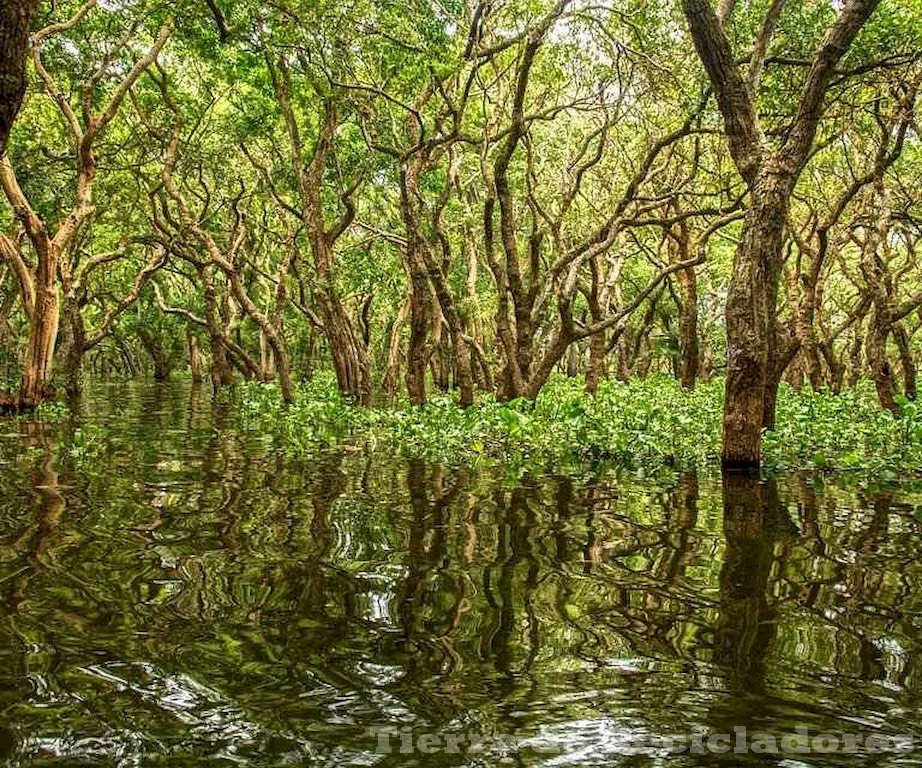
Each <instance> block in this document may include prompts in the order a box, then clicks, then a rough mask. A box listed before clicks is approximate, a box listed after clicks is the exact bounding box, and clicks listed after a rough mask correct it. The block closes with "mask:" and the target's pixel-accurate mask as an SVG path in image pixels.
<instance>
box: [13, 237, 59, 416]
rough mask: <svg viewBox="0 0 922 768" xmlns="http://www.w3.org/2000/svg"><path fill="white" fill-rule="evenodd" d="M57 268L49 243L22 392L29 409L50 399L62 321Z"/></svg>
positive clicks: (39, 272)
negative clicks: (59, 326)
mask: <svg viewBox="0 0 922 768" xmlns="http://www.w3.org/2000/svg"><path fill="white" fill-rule="evenodd" d="M57 268H58V258H57V253H56V252H55V249H54V246H53V245H50V244H49V246H48V250H47V252H46V253H44V254H39V258H38V267H37V269H36V275H35V311H34V313H33V316H32V319H31V323H30V328H29V340H28V343H27V345H26V357H25V361H24V363H23V369H22V387H21V389H20V392H19V399H20V403H21V405H22V406H23V407H25V408H32V407H34V406H36V405H38V404H39V403H40V402H42V400H44V399H47V398H48V397H49V396H50V391H49V385H50V383H51V374H52V368H53V366H54V350H55V345H56V343H57V340H58V325H59V319H60V299H59V297H58V285H57Z"/></svg>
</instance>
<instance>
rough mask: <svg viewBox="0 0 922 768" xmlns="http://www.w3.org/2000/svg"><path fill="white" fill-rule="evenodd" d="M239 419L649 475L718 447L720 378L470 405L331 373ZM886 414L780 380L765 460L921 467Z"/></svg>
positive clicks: (563, 387)
mask: <svg viewBox="0 0 922 768" xmlns="http://www.w3.org/2000/svg"><path fill="white" fill-rule="evenodd" d="M239 405H240V408H239V414H240V419H241V426H243V427H244V428H246V429H247V430H248V431H256V432H259V433H261V434H263V435H266V436H268V439H271V440H273V441H276V440H278V441H280V442H281V443H282V445H283V446H284V447H285V449H286V450H287V451H288V452H290V453H292V454H294V455H302V456H303V455H308V454H310V453H313V452H316V451H317V450H318V449H321V448H324V447H332V446H350V447H352V448H353V449H361V450H367V451H377V450H383V451H388V452H392V453H397V454H400V455H403V456H407V457H412V458H421V459H428V460H435V461H443V462H447V463H451V464H481V463H484V462H501V463H503V464H507V465H510V464H511V465H524V464H530V465H534V464H541V465H555V466H558V467H560V466H572V465H580V464H585V463H587V462H599V461H605V462H611V463H614V464H619V465H622V466H624V467H626V468H630V469H641V470H644V469H646V470H651V471H652V470H656V469H661V468H674V467H681V466H690V465H701V464H706V463H709V462H712V461H715V460H716V459H717V458H718V457H719V455H720V454H719V451H720V431H721V418H722V410H723V382H722V381H719V380H714V381H711V382H708V383H702V384H699V385H698V386H697V387H696V388H695V389H694V390H693V391H690V392H689V391H685V390H683V389H682V388H681V386H679V384H678V383H677V382H676V381H675V380H674V379H673V378H671V377H668V376H655V377H651V378H649V379H646V380H643V381H633V382H630V383H621V382H614V381H609V382H604V383H603V384H602V385H601V386H600V388H599V392H598V393H597V394H596V395H595V396H594V397H593V396H591V395H588V394H586V392H585V390H584V386H583V382H582V380H581V379H568V378H565V377H562V376H558V377H555V378H553V379H552V380H551V381H550V382H549V383H548V385H547V386H546V387H545V388H544V389H543V390H542V392H541V394H540V396H539V397H538V399H537V401H535V402H529V401H524V400H519V401H513V402H508V403H500V402H497V401H496V400H495V399H493V398H492V397H482V398H481V399H480V400H479V401H478V403H477V404H476V405H475V406H474V407H472V408H469V409H461V408H459V407H458V406H457V404H456V402H455V400H454V399H453V397H452V396H451V395H441V394H439V395H436V396H434V397H433V398H432V402H431V403H430V404H428V405H425V406H420V407H412V406H408V405H406V404H402V405H400V406H399V407H394V408H370V409H366V408H360V407H356V406H355V405H353V404H351V403H350V402H348V401H347V400H346V399H344V398H343V397H342V396H341V395H340V394H339V392H338V391H337V389H336V386H335V381H334V380H333V379H332V377H330V376H326V375H319V376H317V377H315V379H314V380H313V381H312V382H310V383H309V384H306V385H303V386H302V387H300V388H299V390H298V393H297V397H296V401H295V403H294V404H293V405H292V406H290V407H288V408H285V407H284V406H283V405H282V404H281V403H280V399H279V394H278V391H277V389H276V388H275V387H272V386H269V387H267V386H263V385H257V384H251V385H246V386H244V387H243V388H242V390H241V394H240V403H239ZM903 411H904V415H903V418H901V419H896V418H894V417H893V416H892V415H891V414H890V413H889V412H887V411H883V410H882V409H881V408H880V406H879V404H878V402H877V400H876V397H875V394H874V390H873V387H872V386H869V385H866V384H863V385H861V386H859V387H858V388H856V389H854V390H849V391H847V392H844V393H842V394H839V395H833V394H831V393H829V392H812V391H808V390H804V391H801V392H796V391H795V390H793V389H791V388H790V387H786V386H784V387H782V391H781V393H780V395H779V400H778V418H777V425H776V429H775V430H774V431H772V432H768V433H766V435H765V438H764V457H765V461H766V464H767V465H768V466H769V467H776V468H779V469H792V468H810V469H822V470H853V471H865V472H874V473H879V474H881V475H882V476H887V475H892V476H894V477H895V476H898V475H901V474H903V475H905V474H916V473H918V472H919V470H920V468H922V411H920V407H919V406H918V405H917V404H915V403H912V402H904V403H903Z"/></svg>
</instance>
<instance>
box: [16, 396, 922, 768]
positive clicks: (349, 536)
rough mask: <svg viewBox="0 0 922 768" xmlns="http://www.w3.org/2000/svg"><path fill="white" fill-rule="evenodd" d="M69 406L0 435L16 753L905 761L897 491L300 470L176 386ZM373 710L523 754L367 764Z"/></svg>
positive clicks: (253, 758)
mask: <svg viewBox="0 0 922 768" xmlns="http://www.w3.org/2000/svg"><path fill="white" fill-rule="evenodd" d="M114 403H121V406H120V407H119V408H116V407H115V406H114ZM85 410H86V422H85V423H80V424H68V425H65V426H64V428H63V429H61V430H58V429H50V428H47V427H43V426H42V425H40V424H23V425H16V426H14V425H12V424H11V423H9V424H7V425H6V427H5V428H4V430H3V431H4V432H5V433H6V434H5V435H4V436H3V438H2V439H0V612H2V616H0V657H2V664H0V707H2V711H3V714H4V717H3V720H2V727H0V758H2V759H4V760H6V761H8V763H9V764H11V765H23V766H25V765H29V766H38V765H52V764H54V765H77V764H80V765H84V764H94V765H95V764H99V765H223V764H228V765H229V764H238V765H253V766H263V765H265V766H279V765H369V764H377V765H382V766H390V765H427V766H428V765H433V766H435V765H496V764H498V763H499V762H500V760H501V758H502V757H503V755H504V754H505V755H506V756H508V757H509V759H510V760H512V763H513V764H521V765H575V764H585V765H601V764H610V765H625V766H627V765H652V764H657V763H656V762H655V761H656V760H661V759H662V757H659V758H656V757H654V756H653V754H654V752H651V751H650V750H646V751H644V750H640V753H639V754H632V750H631V749H630V748H629V745H628V739H629V737H631V736H636V735H638V734H647V735H651V734H652V735H662V734H687V733H689V732H690V731H691V730H692V729H700V730H701V731H706V732H711V733H719V732H729V731H732V728H733V726H746V727H748V728H749V729H750V730H760V731H764V732H766V733H770V734H776V735H780V734H786V733H790V732H792V730H793V729H794V727H795V726H797V725H799V724H805V725H807V726H809V727H810V729H811V730H812V731H814V732H822V731H825V732H830V733H842V732H844V731H859V732H872V731H873V732H879V733H886V734H910V735H916V736H917V737H918V740H919V742H920V747H922V730H920V728H919V726H918V724H917V721H918V714H919V696H920V693H922V675H920V671H922V670H920V662H919V659H920V657H922V649H920V647H919V637H920V623H922V581H920V571H922V568H920V565H919V563H918V560H917V557H916V553H918V551H919V549H920V533H922V531H920V524H919V520H918V516H917V515H918V513H917V510H918V509H919V506H918V505H919V503H920V499H918V498H917V492H916V491H915V490H914V489H913V488H910V487H904V488H901V489H895V490H890V491H887V492H876V491H870V490H867V489H863V488H853V489H852V488H843V487H836V486H834V485H832V484H829V483H828V482H827V481H823V480H822V479H821V478H813V477H808V476H792V477H784V478H780V479H778V480H765V479H761V478H758V477H752V476H749V475H746V474H729V475H726V476H725V477H723V478H720V477H716V476H712V475H708V474H703V475H700V476H699V475H697V474H696V473H694V472H686V473H684V474H680V475H678V476H677V477H676V478H675V479H674V481H672V482H666V483H662V484H657V483H650V482H647V483H646V484H644V483H641V482H639V481H637V480H636V479H632V478H630V477H621V476H618V475H617V474H615V473H610V472H602V471H596V472H594V473H593V474H592V475H587V476H585V477H556V476H546V475H539V474H533V475H526V476H525V477H523V478H521V479H520V480H518V481H516V482H515V483H508V482H504V481H503V480H502V479H501V473H492V472H475V471H472V470H463V469H449V468H446V467H441V466H433V465H429V464H425V463H422V462H418V461H408V462H404V461H401V460H399V459H397V458H395V457H386V456H380V455H374V456H369V455H363V454H358V455H355V454H348V455H346V454H343V453H341V452H336V451H330V452H325V453H322V454H318V455H317V456H316V457H314V458H313V460H311V461H304V462H295V461H292V460H290V459H287V458H286V457H285V456H284V454H283V453H282V452H280V451H277V450H274V449H273V448H272V447H271V446H270V445H269V444H268V443H267V442H266V441H265V440H264V439H263V438H261V437H260V436H258V435H247V434H244V433H241V432H239V431H237V430H235V428H234V423H235V420H234V414H233V408H232V406H230V405H228V404H226V403H224V404H222V403H212V402H211V400H210V393H209V392H207V391H203V390H202V389H201V388H189V387H184V386H181V385H157V386H154V387H141V386H139V387H136V388H134V389H131V390H130V391H129V392H128V394H127V395H125V393H121V394H120V395H119V396H118V397H115V396H113V395H112V394H111V393H110V392H108V391H105V390H101V391H100V392H98V393H96V394H95V395H92V396H91V397H90V398H89V400H88V401H87V403H86V404H85ZM100 423H106V424H108V426H109V429H107V430H105V431H100V430H99V429H98V425H99V424H100ZM380 726H391V727H394V728H401V727H406V726H408V727H409V728H410V729H411V731H412V732H413V733H427V732H437V733H440V734H443V735H444V734H464V733H471V732H474V733H477V734H481V735H490V734H512V735H515V736H516V738H517V739H518V740H519V741H518V743H517V745H506V746H505V747H502V748H501V747H499V746H496V745H491V746H487V747H484V748H483V749H481V750H480V751H479V752H477V753H468V754H465V752H464V750H462V751H461V753H460V754H456V755H450V754H445V753H435V754H431V755H429V754H425V753H421V752H416V753H413V754H400V753H393V754H390V755H382V754H375V753H374V749H375V744H376V740H375V738H374V737H373V736H371V735H370V733H369V728H371V727H380ZM395 743H396V742H395ZM529 745H530V746H529ZM536 745H538V746H542V747H544V748H548V747H551V748H553V749H552V750H551V751H548V752H542V751H541V750H536V749H535V746H536ZM503 750H505V751H503ZM553 750H557V751H556V752H554V751H553ZM718 758H719V756H717V755H710V754H705V755H692V754H686V755H681V756H675V757H673V758H672V761H673V762H675V763H676V764H677V765H710V764H713V763H714V762H717V761H718ZM768 758H769V756H760V755H734V754H730V755H725V756H723V758H720V759H726V761H727V764H732V765H738V764H748V763H749V762H751V763H752V764H757V763H758V764H761V763H763V762H765V761H766V759H768ZM870 759H871V758H870V757H869V756H868V755H866V754H862V753H859V754H856V755H853V756H851V757H849V756H846V755H830V756H826V757H823V756H821V755H812V756H810V757H809V760H806V764H809V765H842V764H851V763H849V760H851V761H853V762H854V764H856V765H857V764H863V761H865V760H870ZM873 759H874V762H875V764H880V763H883V764H894V765H895V764H906V765H909V764H917V762H918V760H917V758H916V757H915V753H913V754H906V755H889V756H885V757H884V758H881V757H879V756H878V757H875V758H873ZM781 761H782V757H780V756H778V757H777V758H776V757H771V758H770V759H768V762H769V763H770V764H784V765H786V766H788V765H793V763H790V762H788V763H782V762H781ZM801 764H804V761H801V763H797V765H801Z"/></svg>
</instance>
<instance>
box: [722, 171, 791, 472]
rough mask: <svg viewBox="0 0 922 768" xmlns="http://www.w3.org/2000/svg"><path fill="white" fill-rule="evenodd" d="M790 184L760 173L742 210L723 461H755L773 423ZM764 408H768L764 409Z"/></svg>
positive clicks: (729, 315)
mask: <svg viewBox="0 0 922 768" xmlns="http://www.w3.org/2000/svg"><path fill="white" fill-rule="evenodd" d="M789 190H790V184H786V183H785V182H784V180H782V179H780V178H779V177H777V176H774V177H773V176H771V175H769V174H763V176H762V177H761V178H760V179H759V183H758V185H757V187H756V190H755V193H754V196H753V197H754V199H753V200H752V202H751V203H750V207H749V210H748V211H747V213H746V221H745V232H744V234H743V239H742V242H740V245H739V247H738V249H737V252H736V257H735V259H734V264H733V276H732V278H731V280H730V289H729V292H728V294H727V307H726V323H727V382H726V397H725V401H724V424H723V441H724V442H723V462H724V464H725V465H727V466H730V467H734V466H740V467H745V466H757V465H758V464H759V462H760V461H761V442H762V429H763V428H764V427H766V426H773V424H774V406H775V401H776V399H777V393H778V385H779V383H780V381H781V376H782V374H783V373H784V369H783V367H781V369H780V370H779V367H780V366H781V365H782V364H783V363H782V361H781V359H780V357H779V355H778V348H777V347H778V284H779V280H780V275H781V250H782V245H783V239H784V222H785V218H786V215H787V206H788V200H789V194H790V192H789ZM767 409H768V410H767Z"/></svg>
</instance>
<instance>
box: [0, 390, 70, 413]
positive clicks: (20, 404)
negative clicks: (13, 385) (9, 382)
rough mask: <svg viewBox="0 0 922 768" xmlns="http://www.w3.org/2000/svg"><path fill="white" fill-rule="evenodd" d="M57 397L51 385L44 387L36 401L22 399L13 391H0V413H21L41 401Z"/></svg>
mask: <svg viewBox="0 0 922 768" xmlns="http://www.w3.org/2000/svg"><path fill="white" fill-rule="evenodd" d="M57 397H58V393H57V390H55V389H54V388H52V387H46V388H45V389H44V390H43V391H42V394H41V397H40V398H39V400H38V401H37V402H35V401H32V400H24V399H23V397H22V395H20V394H19V393H13V392H0V414H3V415H10V414H15V413H23V412H27V411H32V410H35V409H36V408H38V407H39V406H40V405H41V404H42V403H48V402H52V401H54V400H56V399H57Z"/></svg>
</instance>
